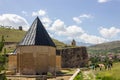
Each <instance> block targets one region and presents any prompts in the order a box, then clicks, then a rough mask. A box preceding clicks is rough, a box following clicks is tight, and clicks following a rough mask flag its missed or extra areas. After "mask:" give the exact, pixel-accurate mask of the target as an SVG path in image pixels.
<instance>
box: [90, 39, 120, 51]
mask: <svg viewBox="0 0 120 80" xmlns="http://www.w3.org/2000/svg"><path fill="white" fill-rule="evenodd" d="M88 51H89V53H108V52H111V53H120V41H112V42H107V43H102V44H97V45H94V46H90V47H88Z"/></svg>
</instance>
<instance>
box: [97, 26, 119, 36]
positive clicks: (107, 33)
mask: <svg viewBox="0 0 120 80" xmlns="http://www.w3.org/2000/svg"><path fill="white" fill-rule="evenodd" d="M99 32H100V34H101V35H102V36H103V37H105V38H112V37H115V36H117V34H118V33H120V28H115V27H111V28H109V29H108V28H103V27H101V28H100V31H99Z"/></svg>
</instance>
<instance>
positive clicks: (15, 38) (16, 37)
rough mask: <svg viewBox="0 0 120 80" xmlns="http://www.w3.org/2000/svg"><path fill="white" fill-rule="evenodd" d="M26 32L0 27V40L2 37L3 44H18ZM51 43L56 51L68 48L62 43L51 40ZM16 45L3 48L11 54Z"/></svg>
mask: <svg viewBox="0 0 120 80" xmlns="http://www.w3.org/2000/svg"><path fill="white" fill-rule="evenodd" d="M25 33H26V31H21V30H17V29H9V28H4V27H0V40H1V37H2V35H3V36H4V39H5V42H17V43H18V42H20V41H21V40H22V39H23V37H24V36H25ZM53 42H54V43H55V45H56V47H57V49H61V48H65V47H69V46H67V45H66V44H64V43H63V42H60V41H58V40H56V39H53ZM16 45H17V44H11V45H5V48H6V49H7V52H13V51H14V49H15V48H16Z"/></svg>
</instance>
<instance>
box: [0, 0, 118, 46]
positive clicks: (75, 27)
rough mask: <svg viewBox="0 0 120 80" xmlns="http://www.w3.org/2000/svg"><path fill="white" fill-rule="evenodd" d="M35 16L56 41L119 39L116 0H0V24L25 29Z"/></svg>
mask: <svg viewBox="0 0 120 80" xmlns="http://www.w3.org/2000/svg"><path fill="white" fill-rule="evenodd" d="M36 16H39V18H40V19H41V21H42V22H43V24H44V26H45V28H46V29H47V31H48V32H49V34H50V35H51V37H53V38H55V39H58V40H60V41H67V40H72V39H73V38H74V39H75V40H76V41H79V42H86V43H92V44H98V43H103V42H108V41H114V40H120V37H119V36H120V0H48V1H45V0H0V25H4V26H12V27H14V28H18V26H20V25H22V26H23V27H24V29H25V30H27V29H28V28H29V26H30V25H31V24H32V22H33V20H34V19H35V17H36Z"/></svg>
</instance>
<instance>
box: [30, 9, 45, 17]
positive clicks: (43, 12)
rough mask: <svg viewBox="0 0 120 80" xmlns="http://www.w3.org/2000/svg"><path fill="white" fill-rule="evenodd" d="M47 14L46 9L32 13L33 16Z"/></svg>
mask: <svg viewBox="0 0 120 80" xmlns="http://www.w3.org/2000/svg"><path fill="white" fill-rule="evenodd" d="M45 15H46V11H45V10H39V11H36V12H33V13H32V16H45Z"/></svg>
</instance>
